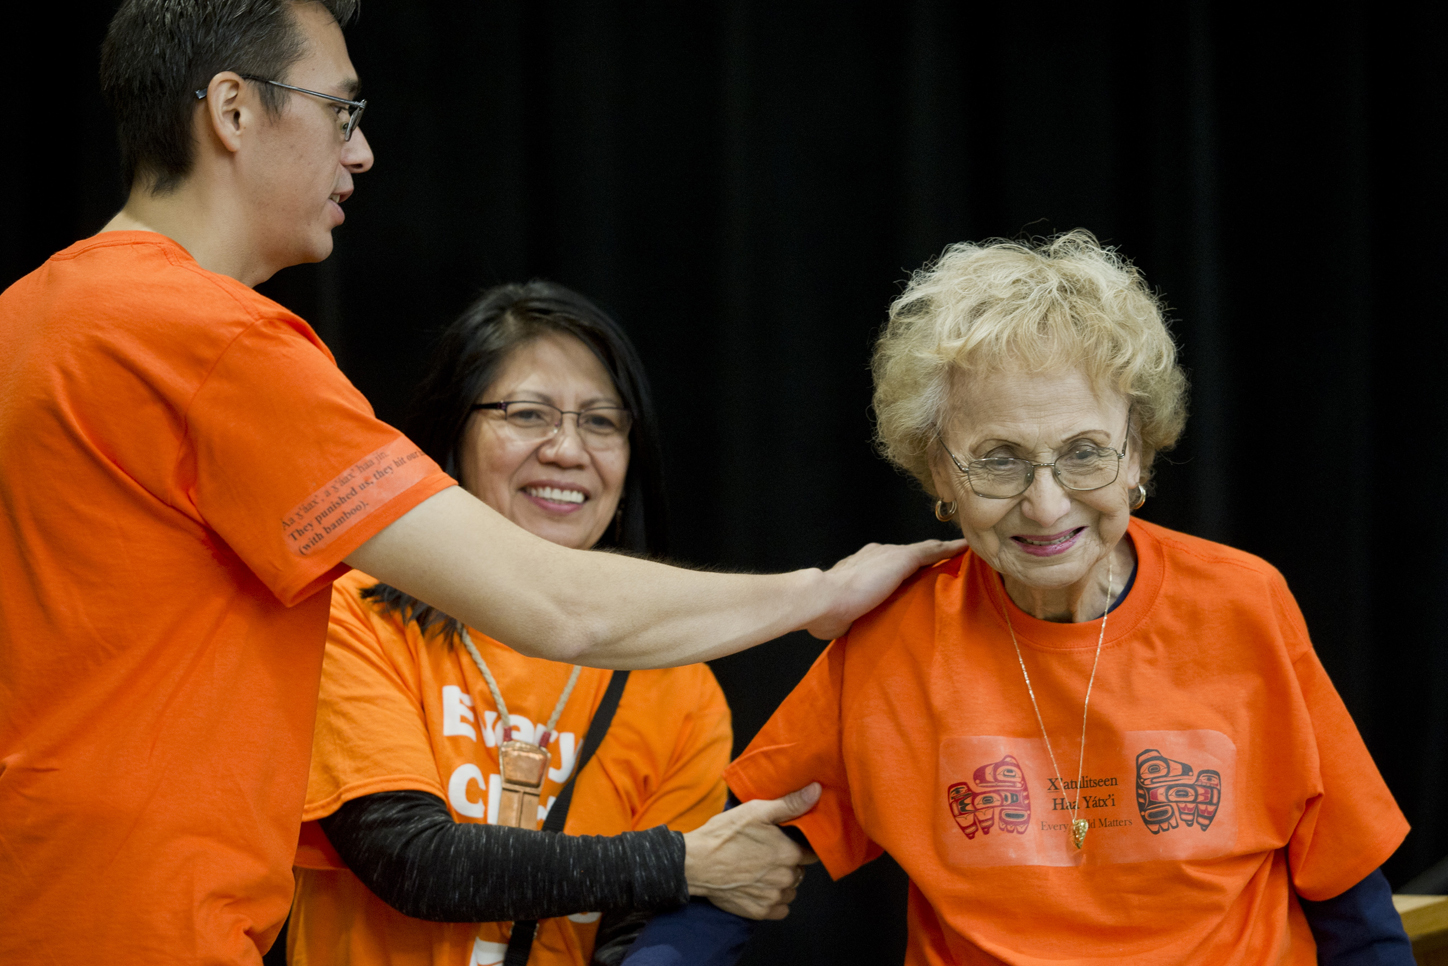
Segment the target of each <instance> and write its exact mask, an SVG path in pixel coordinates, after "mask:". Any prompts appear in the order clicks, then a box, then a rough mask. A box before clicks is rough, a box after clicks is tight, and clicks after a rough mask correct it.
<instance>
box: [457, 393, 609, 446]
mask: <svg viewBox="0 0 1448 966" xmlns="http://www.w3.org/2000/svg"><path fill="white" fill-rule="evenodd" d="M471 409H472V411H473V412H477V411H478V410H480V409H486V410H493V411H496V412H501V413H502V414H503V420H504V421H505V422H506V423H507V425H508V429H509V430H511V431H512V433H513V435H514V436H516V437H518V438H519V439H524V440H530V441H539V442H541V441H543V440H545V439H552V438H553V437H554V436H557V435H558V431H559V430H560V429H562V428H563V417H564V416H573V417H575V418H576V419H577V420H578V435H579V438H580V439H582V440H583V445H585V446H587V447H588V448H589V449H597V450H607V449H617V448H618V447H620V446H622V445H623V444H624V443H625V442H627V441H628V431H629V429H630V428H631V427H632V426H633V413H631V412H629V411H628V410H627V409H623V408H621V407H618V406H593V407H590V408H588V409H583V410H578V409H559V408H558V407H557V406H550V405H548V404H547V403H543V402H534V401H532V400H527V399H507V400H504V401H503V402H493V403H477V404H476V405H474V406H472V407H471Z"/></svg>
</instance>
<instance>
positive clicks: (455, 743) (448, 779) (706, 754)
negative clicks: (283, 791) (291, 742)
mask: <svg viewBox="0 0 1448 966" xmlns="http://www.w3.org/2000/svg"><path fill="white" fill-rule="evenodd" d="M373 583H375V581H373V580H371V579H370V578H368V577H367V576H366V575H365V574H362V573H360V572H356V571H354V572H353V573H351V574H348V575H347V576H346V577H345V578H343V579H342V580H339V581H338V582H337V587H336V591H335V593H334V595H333V597H332V619H331V626H330V628H329V630H328V637H327V653H326V658H325V661H324V663H323V670H322V694H321V703H320V705H319V707H318V713H317V727H316V740H315V744H314V746H313V752H312V772H311V782H310V784H309V786H308V788H307V804H306V811H305V813H304V817H305V819H307V824H306V825H305V826H304V831H303V844H302V847H301V849H300V850H299V853H298V858H297V864H298V866H300V867H301V868H299V869H298V870H297V899H296V906H295V908H294V910H293V913H292V919H291V924H290V925H289V926H288V948H289V953H290V955H291V962H292V964H293V966H305V964H308V963H316V964H322V963H325V964H328V966H383V964H392V966H424V964H426V966H493V964H497V963H501V962H502V961H503V953H504V952H505V950H506V949H507V943H508V937H509V936H510V935H511V932H512V925H511V923H440V922H424V921H422V920H420V919H413V918H410V917H408V916H405V915H403V914H402V913H400V912H398V911H396V910H395V909H393V908H392V907H391V906H389V905H387V904H386V903H384V902H383V901H382V900H381V899H378V898H377V897H376V896H375V895H374V894H373V893H372V892H371V891H370V890H368V889H367V887H366V886H364V885H363V884H362V882H361V880H359V879H358V878H357V877H356V876H355V875H353V874H352V873H351V872H350V871H349V870H347V868H346V867H345V866H344V865H343V864H342V863H341V861H340V860H339V859H338V858H337V856H336V853H335V852H334V851H332V849H331V847H330V845H329V844H328V843H327V841H326V836H325V835H323V834H322V833H321V830H320V828H318V827H317V825H316V824H315V821H314V820H315V819H319V818H324V817H325V816H327V815H330V814H332V813H333V812H335V811H336V810H337V809H338V807H340V806H341V805H342V804H343V803H344V802H347V801H349V800H351V799H354V798H358V797H360V796H362V795H369V794H372V793H374V792H386V791H400V790H409V789H411V790H417V791H424V792H431V793H432V794H434V795H436V796H438V797H439V798H441V799H442V800H443V801H445V802H447V805H448V809H449V811H451V813H452V817H453V819H454V820H455V821H458V822H488V821H490V820H491V818H492V816H493V815H494V813H495V811H496V809H497V807H498V797H499V792H500V790H501V787H502V786H501V781H500V778H499V774H498V744H499V742H500V740H501V732H502V722H501V721H500V720H499V718H498V711H497V708H496V706H495V704H494V702H493V698H492V695H491V693H490V692H489V690H488V686H487V684H486V683H485V682H484V680H483V676H482V673H481V672H480V671H479V670H478V668H477V665H476V664H474V663H473V660H472V658H471V657H470V656H469V655H468V653H467V651H466V650H465V649H464V648H462V647H461V646H453V645H449V644H447V643H445V642H444V641H443V640H441V639H440V637H439V636H438V635H436V634H433V635H430V636H428V637H427V638H424V637H423V636H422V635H421V634H420V633H419V632H418V629H417V625H416V624H415V623H408V624H406V625H404V624H403V623H402V621H401V620H400V619H399V618H398V617H397V616H396V615H395V614H393V613H389V612H387V611H386V610H384V609H383V608H381V607H379V606H378V605H376V604H374V603H373V602H372V601H369V600H364V599H362V598H361V596H360V591H361V590H363V589H364V588H366V587H370V586H371V585H372V584H373ZM469 633H470V636H471V637H472V639H473V642H474V644H476V645H477V648H478V651H479V653H481V654H482V656H483V660H484V661H486V662H487V664H488V667H489V669H491V670H492V672H493V675H494V677H495V678H496V679H497V682H498V687H499V690H501V692H502V694H503V700H504V702H505V703H506V704H507V706H508V712H509V714H510V716H511V718H512V724H513V729H514V734H515V737H517V738H520V739H521V740H524V741H534V740H536V738H537V734H538V732H539V731H540V730H541V729H542V728H543V725H544V724H546V722H547V720H548V716H549V714H551V713H552V711H553V707H554V705H555V704H556V703H557V701H558V696H559V694H560V693H561V692H562V690H563V687H564V685H565V684H566V683H567V681H568V676H569V673H570V671H571V668H570V666H569V665H567V664H560V663H557V662H554V661H543V660H538V659H536V658H529V657H524V656H523V655H521V654H518V653H517V652H516V651H514V650H512V649H511V648H508V647H506V646H504V645H502V644H500V643H498V642H497V641H494V640H492V639H491V638H489V637H487V636H485V635H483V634H480V633H478V632H477V631H470V632H469ZM612 673H613V672H611V671H601V670H598V669H595V668H584V669H583V671H582V674H581V675H580V676H579V679H578V684H577V686H576V687H575V688H574V690H573V695H572V697H571V698H569V701H568V703H567V705H566V706H565V707H564V709H563V714H562V716H561V717H560V718H559V719H558V724H557V726H556V727H555V729H554V730H555V734H554V735H553V736H552V740H551V741H550V742H549V746H548V750H549V752H550V753H551V755H552V767H550V769H549V771H548V777H547V779H546V780H545V782H544V785H543V790H542V798H541V800H540V805H539V809H538V823H539V825H540V826H541V824H542V819H543V816H544V815H545V814H546V809H547V807H548V806H550V805H552V803H553V800H554V798H555V797H556V795H557V794H558V790H559V788H560V787H561V785H562V783H563V782H565V781H567V780H568V779H569V777H570V776H571V775H572V774H573V768H574V765H575V762H576V759H577V755H578V751H579V748H580V746H581V745H582V743H583V737H584V735H585V734H586V733H587V731H588V724H589V722H590V721H592V720H593V714H594V711H595V709H597V707H598V704H599V702H600V701H602V700H603V693H604V691H605V689H606V688H607V687H608V682H609V680H610V679H611V677H612ZM732 742H733V734H732V731H731V728H730V721H729V706H728V705H727V704H726V703H725V701H724V694H723V692H722V691H721V690H720V689H719V685H718V683H717V682H716V681H715V680H714V675H713V673H712V672H711V671H710V670H709V668H708V667H707V666H705V665H703V664H694V665H690V666H687V667H680V668H669V669H665V670H655V671H634V672H632V673H631V674H630V675H629V679H628V686H627V687H626V688H625V689H624V693H623V697H622V699H621V700H620V702H619V706H618V711H617V713H616V714H615V715H614V719H613V722H612V724H611V725H610V726H609V729H608V735H607V737H606V738H605V739H604V741H603V743H602V744H600V745H599V747H598V751H597V753H596V754H595V755H594V757H593V760H592V761H591V762H590V763H589V764H588V765H587V767H585V768H584V770H583V771H582V773H580V774H579V775H578V777H577V779H576V787H575V788H574V792H573V804H572V806H571V807H570V808H569V811H568V819H567V821H566V823H565V824H564V827H563V830H564V832H565V833H567V834H570V835H613V834H616V833H619V832H628V831H638V830H642V829H648V828H653V827H655V826H658V825H667V826H669V827H670V828H672V829H674V830H675V831H679V832H688V831H692V830H693V829H695V828H698V827H699V826H700V825H702V824H704V823H705V822H706V821H708V820H709V818H711V817H712V816H714V815H716V814H718V813H719V811H720V810H721V809H722V808H723V807H724V797H725V794H726V790H725V787H724V780H723V777H722V773H723V770H724V766H725V765H726V764H727V763H728V761H729V754H730V750H731V747H732ZM598 919H599V916H598V914H597V913H596V912H592V911H590V910H579V912H578V913H577V914H575V915H572V916H568V917H564V918H558V919H545V920H543V921H542V922H541V923H540V924H539V928H538V933H537V936H536V938H535V940H534V943H533V952H532V956H531V958H530V959H529V960H528V961H529V963H530V964H532V966H565V964H572V966H587V964H588V962H589V960H590V958H591V956H592V953H593V940H594V935H595V933H596V932H597V929H598Z"/></svg>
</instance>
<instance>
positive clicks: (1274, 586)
mask: <svg viewBox="0 0 1448 966" xmlns="http://www.w3.org/2000/svg"><path fill="white" fill-rule="evenodd" d="M1129 533H1130V538H1131V539H1132V541H1133V543H1134V545H1135V548H1136V552H1137V557H1138V564H1137V575H1136V581H1135V583H1134V584H1133V585H1132V587H1131V590H1130V592H1129V593H1128V595H1127V597H1126V599H1125V601H1123V602H1122V604H1121V605H1120V606H1119V607H1117V608H1116V609H1115V610H1113V611H1112V612H1111V614H1110V618H1109V620H1108V622H1107V627H1106V633H1105V639H1104V644H1103V646H1102V648H1101V657H1100V666H1099V669H1098V671H1097V674H1096V680H1095V685H1094V687H1093V689H1092V691H1091V702H1090V717H1089V724H1088V730H1087V736H1086V749H1085V764H1084V769H1083V772H1084V773H1083V774H1082V775H1081V776H1080V784H1079V787H1078V785H1077V779H1078V775H1077V771H1076V763H1077V756H1078V754H1079V750H1080V735H1081V708H1082V700H1083V697H1084V695H1085V692H1086V684H1087V679H1088V677H1089V676H1090V673H1091V665H1092V661H1093V660H1094V658H1095V655H1096V647H1097V640H1098V635H1099V634H1100V630H1101V624H1100V621H1086V622H1083V623H1077V624H1056V623H1051V622H1048V621H1043V620H1037V619H1035V618H1033V617H1031V616H1029V615H1028V614H1026V613H1025V612H1024V611H1022V610H1020V608H1018V607H1016V605H1015V604H1014V603H1013V602H1012V601H1011V600H1010V598H1009V597H1008V596H1007V595H1006V594H1005V592H1004V590H1003V588H1002V586H1001V579H1000V575H999V574H997V573H996V572H995V571H994V570H992V569H991V568H990V567H989V566H988V565H987V564H985V563H984V562H983V561H982V560H981V559H980V558H979V557H977V556H975V555H974V554H970V553H967V554H965V555H963V556H961V557H957V558H955V559H953V560H950V561H946V562H945V563H942V564H938V565H936V566H935V567H932V568H930V569H928V570H925V571H922V572H921V573H920V574H918V575H917V576H916V577H914V578H913V579H912V580H910V581H909V582H907V583H906V584H905V585H903V586H902V587H901V589H900V590H898V591H897V592H896V593H895V595H894V596H893V597H892V598H891V599H890V600H888V601H886V603H885V604H883V605H881V606H880V607H879V608H877V609H876V610H874V611H873V612H871V613H870V614H869V615H867V616H866V617H864V618H862V619H860V620H858V621H856V622H855V624H854V626H853V627H852V628H851V629H850V631H849V633H848V635H847V636H846V637H843V638H840V639H839V640H837V641H835V642H834V643H833V644H831V645H830V646H829V648H828V649H826V651H825V652H824V653H823V654H822V655H821V656H820V658H819V660H818V661H817V662H816V663H815V665H814V667H813V668H811V670H810V672H809V673H808V674H807V675H806V676H805V678H804V680H803V681H801V682H800V684H799V686H798V687H796V688H795V689H794V691H793V692H792V693H791V694H790V696H789V697H788V698H787V699H785V701H784V703H783V704H782V705H781V706H780V708H779V709H778V710H777V711H776V712H775V714H774V716H773V717H772V718H771V719H770V720H769V722H768V723H767V724H766V725H765V726H764V728H763V730H761V731H760V733H759V734H758V736H757V737H756V738H755V739H754V741H753V742H752V743H751V744H750V746H749V748H748V749H746V751H745V752H744V754H743V755H741V756H740V758H739V759H738V760H737V761H735V762H734V764H732V765H730V767H729V769H728V771H727V772H726V778H727V780H728V781H729V785H730V787H731V788H732V789H733V790H734V791H735V792H736V793H737V794H738V795H739V797H740V798H741V799H744V800H749V799H754V798H773V797H776V796H778V795H781V794H784V793H786V792H789V791H791V790H793V789H795V788H798V787H800V786H801V785H803V784H804V783H805V782H808V781H819V782H821V783H822V784H823V786H824V792H823V795H822V796H821V800H820V802H819V803H818V804H817V805H816V806H815V808H814V810H813V811H811V812H810V813H809V814H807V815H805V816H803V817H802V818H800V819H798V820H797V821H796V822H794V823H792V824H796V825H798V826H799V827H800V828H801V829H803V830H804V832H805V834H806V835H807V836H808V838H809V841H810V844H811V845H812V846H813V847H814V848H815V850H816V851H817V852H818V853H819V855H820V858H821V860H822V861H823V862H824V864H825V866H826V868H828V870H829V872H830V874H831V875H832V876H835V877H836V878H838V877H839V876H842V875H844V874H846V873H848V872H850V871H852V870H854V869H856V868H858V867H859V866H861V865H863V864H864V863H866V862H868V861H870V860H871V859H873V858H875V857H876V856H878V855H879V854H880V853H881V852H882V851H885V852H889V853H890V855H891V856H893V857H894V858H895V859H896V861H898V862H899V863H900V865H901V866H902V867H903V868H904V869H905V871H906V872H907V873H908V874H909V876H910V881H911V888H910V904H909V945H908V952H907V954H906V962H907V963H909V964H912V966H925V964H930V966H945V964H962V966H963V964H995V963H1011V964H1015V966H1044V964H1047V963H1052V964H1055V963H1061V962H1075V963H1087V962H1103V963H1104V962H1110V963H1112V964H1116V966H1148V964H1150V966H1159V964H1167V963H1202V964H1216V963H1234V964H1243V966H1256V964H1268V963H1271V964H1289V963H1291V964H1301V966H1308V964H1315V963H1316V962H1317V956H1316V947H1315V944H1314V942H1313V939H1312V935H1311V932H1310V930H1309V929H1308V926H1307V922H1306V920H1305V919H1304V918H1303V915H1302V910H1301V907H1300V906H1299V904H1298V901H1297V896H1298V895H1301V896H1302V897H1304V898H1307V899H1312V900H1321V899H1328V898H1331V897H1333V896H1335V895H1338V894H1340V893H1341V892H1343V891H1345V890H1346V889H1348V888H1350V887H1351V886H1353V885H1355V884H1357V883H1358V882H1359V881H1361V880H1362V879H1363V878H1364V877H1365V876H1367V875H1368V874H1369V873H1370V872H1372V871H1373V870H1375V869H1376V868H1378V866H1380V865H1381V864H1382V863H1383V861H1384V860H1385V859H1386V858H1387V857H1388V856H1389V855H1391V854H1392V852H1393V851H1394V849H1396V848H1397V846H1398V844H1399V843H1400V842H1401V841H1402V840H1403V837H1404V835H1405V834H1406V833H1407V822H1406V821H1405V820H1404V818H1403V816H1402V813H1401V812H1400V811H1399V810H1398V807H1397V805H1396V803H1395V802H1394V801H1393V798H1392V795H1391V794H1390V793H1389V792H1388V790H1387V788H1386V786H1385V785H1384V784H1383V781H1382V778H1381V776H1380V775H1379V774H1378V771H1377V768H1376V766H1375V765H1374V764H1373V761H1372V758H1371V757H1370V756H1369V754H1368V752H1367V749H1366V748H1365V747H1364V745H1363V742H1362V739H1361V737H1360V736H1359V735H1358V732H1357V729H1356V727H1355V726H1354V725H1353V722H1352V719H1351V718H1350V717H1349V716H1348V713H1347V710H1346V709H1345V708H1344V707H1343V704H1342V701H1341V699H1340V698H1339V697H1338V695H1337V692H1336V691H1335V690H1334V688H1333V686H1332V683H1331V682H1330V681H1329V680H1328V678H1327V675H1326V673H1325V672H1324V671H1323V669H1322V665H1321V664H1320V663H1319V661H1318V659H1317V655H1316V653H1315V652H1314V651H1313V649H1312V645H1311V643H1310V641H1309V640H1308V636H1307V629H1306V626H1305V624H1304V622H1303V619H1302V614H1301V612H1300V611H1299V610H1298V608H1297V604H1296V602H1295V601H1294V600H1293V598H1292V595H1291V594H1290V593H1289V592H1288V590H1287V585H1286V583H1285V581H1283V579H1282V576H1281V575H1280V574H1279V573H1278V572H1277V571H1276V570H1275V569H1273V568H1272V567H1271V566H1269V565H1268V564H1266V563H1264V562H1263V561H1261V560H1260V559H1258V558H1256V557H1254V556H1252V555H1250V554H1247V553H1243V552H1241V551H1237V550H1233V549H1231V548H1228V547H1224V546H1221V545H1220V544H1214V543H1210V542H1208V541H1205V540H1200V539H1197V538H1194V537H1190V536H1186V535H1184V534H1180V533H1174V532H1172V531H1170V530H1166V529H1165V528H1162V527H1159V526H1154V525H1152V524H1149V523H1145V522H1143V521H1140V520H1133V521H1132V522H1131V527H1130V531H1129ZM1007 613H1009V617H1010V622H1011V625H1012V626H1014V628H1015V636H1016V639H1017V640H1018V642H1019V644H1020V650H1021V654H1022V656H1023V660H1024V661H1025V664H1026V667H1027V670H1028V671H1029V673H1030V681H1031V688H1032V689H1033V690H1034V691H1035V696H1036V699H1037V701H1038V702H1039V705H1040V712H1041V716H1042V718H1043V719H1044V722H1045V728H1046V732H1047V734H1048V735H1049V737H1050V742H1051V748H1052V750H1054V752H1055V757H1056V761H1057V762H1058V763H1059V764H1060V768H1061V772H1060V774H1059V775H1058V774H1057V771H1056V768H1055V767H1054V766H1053V764H1052V761H1051V757H1050V755H1049V753H1048V750H1047V747H1046V745H1045V743H1044V742H1043V740H1042V737H1041V727H1040V725H1039V724H1038V722H1037V720H1036V716H1035V712H1034V711H1033V709H1032V705H1031V699H1030V696H1029V695H1028V693H1027V689H1026V684H1025V682H1024V680H1023V677H1022V673H1021V667H1020V664H1019V662H1018V660H1017V657H1016V651H1015V649H1014V648H1013V647H1012V646H1011V636H1010V632H1009V630H1008V628H1007V624H1006V614H1007ZM1073 807H1075V808H1076V809H1077V810H1078V814H1079V815H1080V817H1082V818H1084V819H1086V820H1087V821H1088V823H1089V826H1090V827H1089V830H1088V831H1087V834H1086V839H1085V843H1084V848H1083V849H1081V850H1080V851H1077V850H1076V849H1075V848H1074V846H1073V845H1072V842H1071V834H1070V822H1071V810H1072V808H1073Z"/></svg>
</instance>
